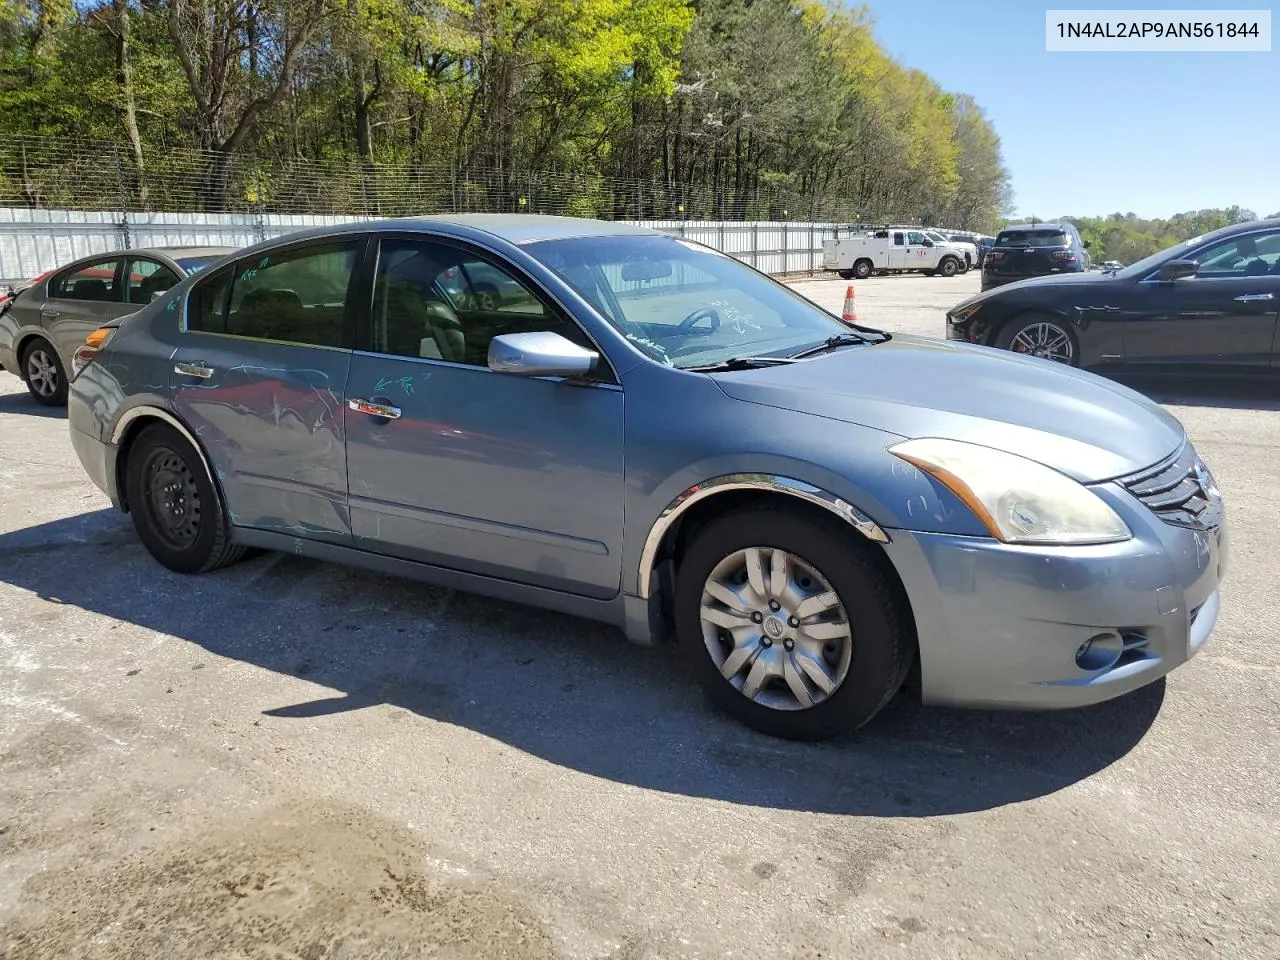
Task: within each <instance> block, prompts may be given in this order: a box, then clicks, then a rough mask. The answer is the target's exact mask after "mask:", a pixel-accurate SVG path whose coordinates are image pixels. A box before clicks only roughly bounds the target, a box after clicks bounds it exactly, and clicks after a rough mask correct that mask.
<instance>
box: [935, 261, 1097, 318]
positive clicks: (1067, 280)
mask: <svg viewBox="0 0 1280 960" xmlns="http://www.w3.org/2000/svg"><path fill="white" fill-rule="evenodd" d="M1110 279H1112V274H1111V272H1110V271H1108V270H1101V271H1099V270H1082V271H1080V272H1079V273H1046V274H1042V275H1041V276H1038V277H1027V278H1026V279H1025V280H1013V281H1011V282H1009V283H1002V284H1000V286H998V287H992V288H991V289H990V290H984V291H983V292H982V293H975V294H974V295H973V296H972V297H969V298H968V299H966V300H962V301H961V302H960V303H957V304H956V305H955V306H954V307H952V308H951V309H950V310H949V311H948V313H956V312H957V311H959V310H963V309H964V308H965V307H971V306H973V305H974V304H975V303H982V302H983V301H986V300H990V299H991V298H992V297H1006V296H1008V295H1009V294H1010V293H1013V292H1016V291H1018V290H1026V289H1027V288H1029V287H1061V286H1067V285H1068V284H1073V283H1102V282H1104V281H1107V280H1110Z"/></svg>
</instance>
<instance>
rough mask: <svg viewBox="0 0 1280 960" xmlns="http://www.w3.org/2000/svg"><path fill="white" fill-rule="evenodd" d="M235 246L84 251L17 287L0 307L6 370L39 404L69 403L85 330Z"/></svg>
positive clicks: (1, 362) (0, 359)
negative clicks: (77, 352)
mask: <svg viewBox="0 0 1280 960" xmlns="http://www.w3.org/2000/svg"><path fill="white" fill-rule="evenodd" d="M234 249H235V248H234V247H154V248H147V249H137V250H129V251H127V252H119V253H98V254H94V255H93V256H90V257H83V258H81V259H80V260H76V261H75V262H74V263H70V264H67V265H66V266H64V267H61V268H59V269H57V270H50V271H47V272H46V273H43V274H41V275H40V276H39V277H36V278H34V279H33V280H32V281H31V282H30V283H29V284H26V285H24V286H22V287H19V288H16V289H15V293H14V295H13V297H12V299H11V300H10V301H9V303H8V304H7V306H6V307H4V308H3V309H2V310H0V368H3V369H5V370H9V371H11V372H13V373H14V374H16V375H17V376H19V377H21V378H22V381H23V382H24V383H25V384H26V385H27V389H28V390H29V391H30V392H31V396H32V397H34V398H35V399H36V400H37V401H38V402H39V403H43V404H45V405H46V406H63V405H64V404H66V402H67V383H68V379H69V375H68V371H69V370H70V369H71V357H72V354H73V353H74V352H75V350H76V348H77V347H79V346H80V345H81V344H82V343H84V338H85V335H86V334H88V333H89V332H90V331H92V330H94V329H96V328H97V327H99V326H101V325H102V324H103V323H105V322H106V321H108V320H111V319H113V318H115V317H120V316H124V315H125V314H128V313H132V312H133V311H135V310H137V309H138V308H139V307H141V306H145V305H146V304H147V303H150V302H151V300H152V299H153V298H154V297H156V296H159V295H160V294H161V293H163V292H164V291H165V290H167V289H169V288H170V287H172V286H173V285H174V284H176V283H177V282H178V281H179V280H180V279H181V278H182V277H184V276H186V275H188V274H192V273H195V272H197V271H199V270H201V269H203V268H204V267H207V266H209V265H210V264H211V263H215V262H216V261H218V260H219V259H221V258H222V257H223V256H224V255H225V254H228V253H231V252H232V251H233V250H234Z"/></svg>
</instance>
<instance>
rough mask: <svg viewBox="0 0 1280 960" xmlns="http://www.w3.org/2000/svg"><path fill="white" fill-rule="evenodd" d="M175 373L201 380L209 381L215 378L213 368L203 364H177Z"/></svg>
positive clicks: (174, 367) (174, 366) (174, 368)
mask: <svg viewBox="0 0 1280 960" xmlns="http://www.w3.org/2000/svg"><path fill="white" fill-rule="evenodd" d="M173 372H174V373H180V374H182V375H183V376H184V377H199V378H200V379H201V380H208V379H209V378H210V377H212V376H213V367H206V366H205V365H204V364H203V363H175V364H174V365H173Z"/></svg>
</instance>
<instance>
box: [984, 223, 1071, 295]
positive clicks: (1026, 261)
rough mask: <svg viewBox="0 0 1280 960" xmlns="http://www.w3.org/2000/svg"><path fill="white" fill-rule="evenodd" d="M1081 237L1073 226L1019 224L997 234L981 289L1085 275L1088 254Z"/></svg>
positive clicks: (985, 261)
mask: <svg viewBox="0 0 1280 960" xmlns="http://www.w3.org/2000/svg"><path fill="white" fill-rule="evenodd" d="M1085 246H1086V244H1085V242H1084V241H1083V240H1082V239H1080V233H1079V231H1078V230H1076V228H1075V227H1074V226H1073V225H1072V224H1070V223H1037V224H1029V223H1024V224H1019V225H1017V226H1013V227H1005V228H1004V229H1003V230H1001V231H1000V232H999V233H998V234H996V239H995V243H993V244H992V245H991V249H990V250H988V251H987V255H986V256H985V257H984V258H983V262H982V289H983V290H991V289H993V288H995V287H998V286H1001V285H1002V284H1006V283H1012V282H1014V281H1015V280H1025V279H1027V278H1028V277H1042V276H1049V275H1056V274H1064V273H1082V272H1084V271H1085V270H1088V269H1089V263H1090V260H1089V254H1088V251H1087V250H1086V249H1085Z"/></svg>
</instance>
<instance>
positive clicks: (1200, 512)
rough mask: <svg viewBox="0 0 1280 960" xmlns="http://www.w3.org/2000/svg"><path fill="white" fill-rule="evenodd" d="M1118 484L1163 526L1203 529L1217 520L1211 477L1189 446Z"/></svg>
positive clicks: (1216, 503) (1217, 499) (1122, 478)
mask: <svg viewBox="0 0 1280 960" xmlns="http://www.w3.org/2000/svg"><path fill="white" fill-rule="evenodd" d="M1120 483H1121V484H1122V485H1123V486H1124V488H1125V489H1126V490H1128V491H1129V492H1130V493H1131V494H1133V495H1134V496H1135V497H1137V498H1138V499H1139V500H1141V501H1142V502H1143V504H1145V505H1146V506H1147V508H1148V509H1150V510H1151V512H1152V513H1154V514H1155V515H1156V516H1157V517H1159V518H1160V519H1161V520H1163V521H1164V522H1165V523H1169V524H1173V525H1174V526H1176V527H1189V528H1191V529H1193V530H1207V529H1209V528H1210V527H1212V526H1214V525H1215V524H1216V523H1217V521H1218V501H1219V498H1218V494H1217V491H1216V489H1214V486H1213V478H1212V477H1211V476H1210V474H1209V471H1208V470H1207V469H1206V468H1205V466H1204V464H1203V463H1202V462H1201V461H1200V458H1199V456H1197V455H1196V451H1195V448H1194V447H1193V446H1192V445H1191V444H1190V443H1186V444H1183V446H1182V449H1180V450H1179V451H1178V452H1177V453H1175V454H1174V455H1173V456H1172V457H1169V458H1167V459H1165V460H1162V461H1160V462H1159V463H1157V464H1156V465H1155V466H1152V467H1148V468H1147V469H1146V470H1142V471H1139V472H1138V473H1134V474H1130V475H1129V476H1127V477H1121V478H1120Z"/></svg>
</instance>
